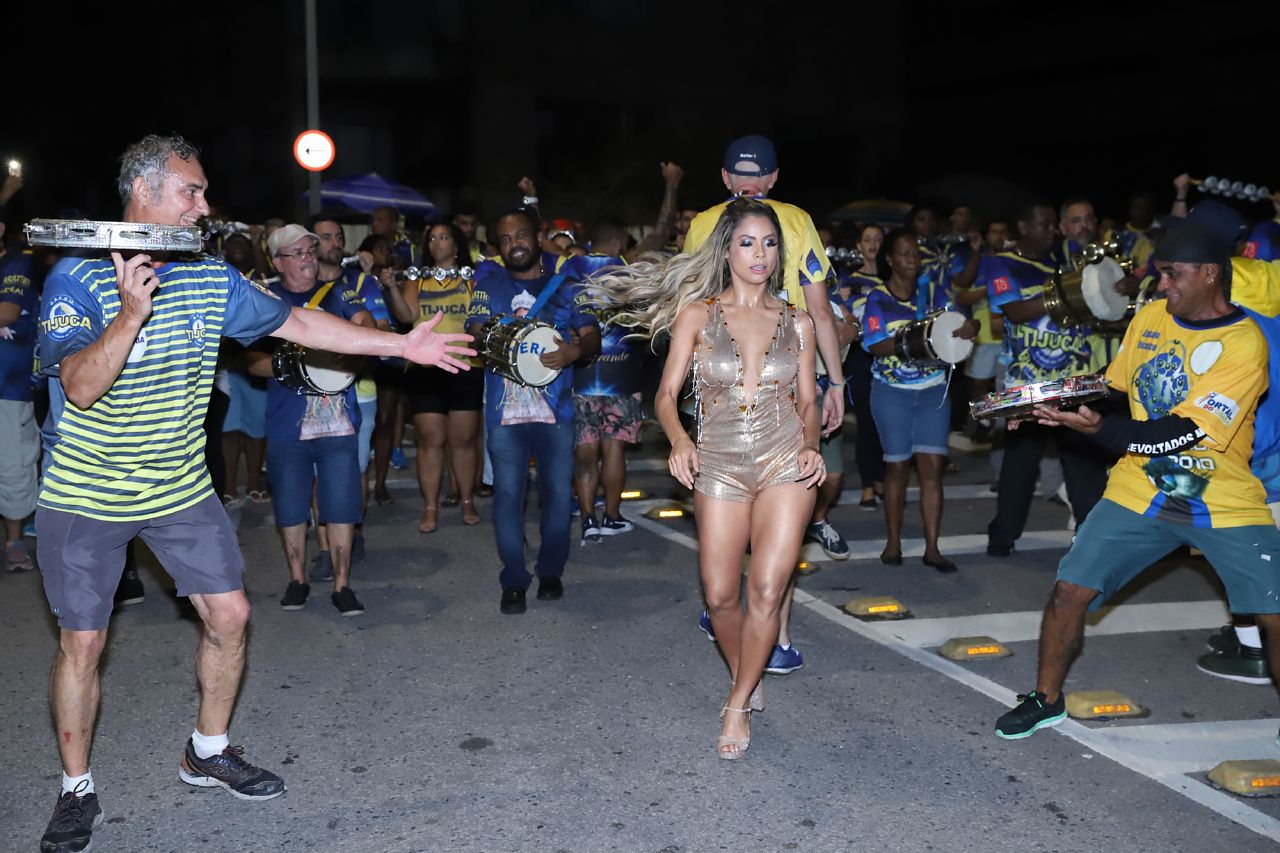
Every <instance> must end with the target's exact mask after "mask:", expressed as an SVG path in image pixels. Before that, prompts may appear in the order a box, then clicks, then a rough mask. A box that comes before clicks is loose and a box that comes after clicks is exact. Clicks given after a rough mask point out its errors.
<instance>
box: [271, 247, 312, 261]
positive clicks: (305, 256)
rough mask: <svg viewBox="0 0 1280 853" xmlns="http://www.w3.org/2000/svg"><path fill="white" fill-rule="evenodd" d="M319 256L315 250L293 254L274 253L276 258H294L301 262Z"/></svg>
mask: <svg viewBox="0 0 1280 853" xmlns="http://www.w3.org/2000/svg"><path fill="white" fill-rule="evenodd" d="M319 255H320V253H319V252H318V251H316V250H315V249H307V250H305V251H302V252H294V253H293V254H288V253H287V252H276V257H277V258H294V259H299V258H301V259H303V260H311V259H314V258H316V257H319Z"/></svg>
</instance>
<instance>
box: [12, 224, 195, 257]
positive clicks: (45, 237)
mask: <svg viewBox="0 0 1280 853" xmlns="http://www.w3.org/2000/svg"><path fill="white" fill-rule="evenodd" d="M22 230H23V231H24V232H25V233H26V235H27V242H28V243H30V244H31V245H32V246H52V247H54V248H59V249H127V250H138V251H142V252H200V251H202V248H203V240H202V238H203V235H202V234H201V233H200V229H199V228H197V227H195V226H193V225H192V226H188V225H157V224H154V223H150V222H104V221H99V220H93V219H33V220H31V221H30V222H28V223H27V224H26V226H25V227H24V228H23V229H22Z"/></svg>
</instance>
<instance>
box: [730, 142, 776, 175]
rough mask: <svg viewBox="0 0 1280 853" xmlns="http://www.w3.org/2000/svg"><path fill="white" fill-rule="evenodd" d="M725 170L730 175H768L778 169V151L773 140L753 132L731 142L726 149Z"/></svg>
mask: <svg viewBox="0 0 1280 853" xmlns="http://www.w3.org/2000/svg"><path fill="white" fill-rule="evenodd" d="M740 164H742V165H740ZM753 166H754V167H756V168H752V167H753ZM724 170H725V171H726V172H728V173H729V174H730V175H746V176H748V177H750V176H753V175H767V174H769V173H770V172H776V171H778V153H777V152H776V151H774V150H773V143H772V142H770V141H769V140H767V139H765V138H764V137H763V136H760V135H759V134H755V133H753V134H751V135H750V136H744V137H742V138H741V139H735V140H733V141H732V142H730V143H729V147H728V148H726V149H725V150H724Z"/></svg>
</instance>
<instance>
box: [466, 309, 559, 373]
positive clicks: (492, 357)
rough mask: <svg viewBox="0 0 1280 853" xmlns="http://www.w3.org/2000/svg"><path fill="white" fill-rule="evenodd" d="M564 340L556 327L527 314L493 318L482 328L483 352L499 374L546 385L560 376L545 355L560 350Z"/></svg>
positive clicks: (557, 369) (490, 365) (481, 351)
mask: <svg viewBox="0 0 1280 853" xmlns="http://www.w3.org/2000/svg"><path fill="white" fill-rule="evenodd" d="M562 340H563V339H562V338H561V337H560V333H559V332H557V331H556V330H555V327H554V326H549V325H547V324H546V323H540V322H538V321H537V320H528V319H525V318H523V317H515V318H513V317H503V316H502V315H501V314H499V315H498V316H496V317H490V318H489V319H488V320H487V321H485V324H484V325H483V326H482V327H481V329H480V341H481V345H480V354H481V355H482V356H484V359H485V361H486V362H488V364H489V367H490V368H492V369H493V372H494V373H496V374H498V375H499V376H501V377H503V378H505V379H510V380H511V381H512V382H518V383H519V384H521V385H529V386H531V387H534V388H542V387H543V386H546V385H550V384H551V383H552V382H554V381H555V378H556V377H557V376H559V375H560V370H559V368H552V367H547V366H546V365H544V364H543V363H542V360H541V358H542V355H543V354H544V353H548V352H551V351H552V350H555V349H559V347H560V343H561V341H562Z"/></svg>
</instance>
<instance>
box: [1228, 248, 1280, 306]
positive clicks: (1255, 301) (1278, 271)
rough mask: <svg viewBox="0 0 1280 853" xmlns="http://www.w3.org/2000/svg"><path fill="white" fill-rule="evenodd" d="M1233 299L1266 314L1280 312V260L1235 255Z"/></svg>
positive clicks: (1232, 281)
mask: <svg viewBox="0 0 1280 853" xmlns="http://www.w3.org/2000/svg"><path fill="white" fill-rule="evenodd" d="M1231 301H1232V302H1234V303H1236V304H1237V305H1243V306H1244V307H1245V308H1248V309H1249V310H1250V311H1257V312H1258V313H1259V314H1262V315H1264V316H1266V317H1275V316H1277V315H1280V261H1260V260H1257V259H1255V258H1232V259H1231Z"/></svg>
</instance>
